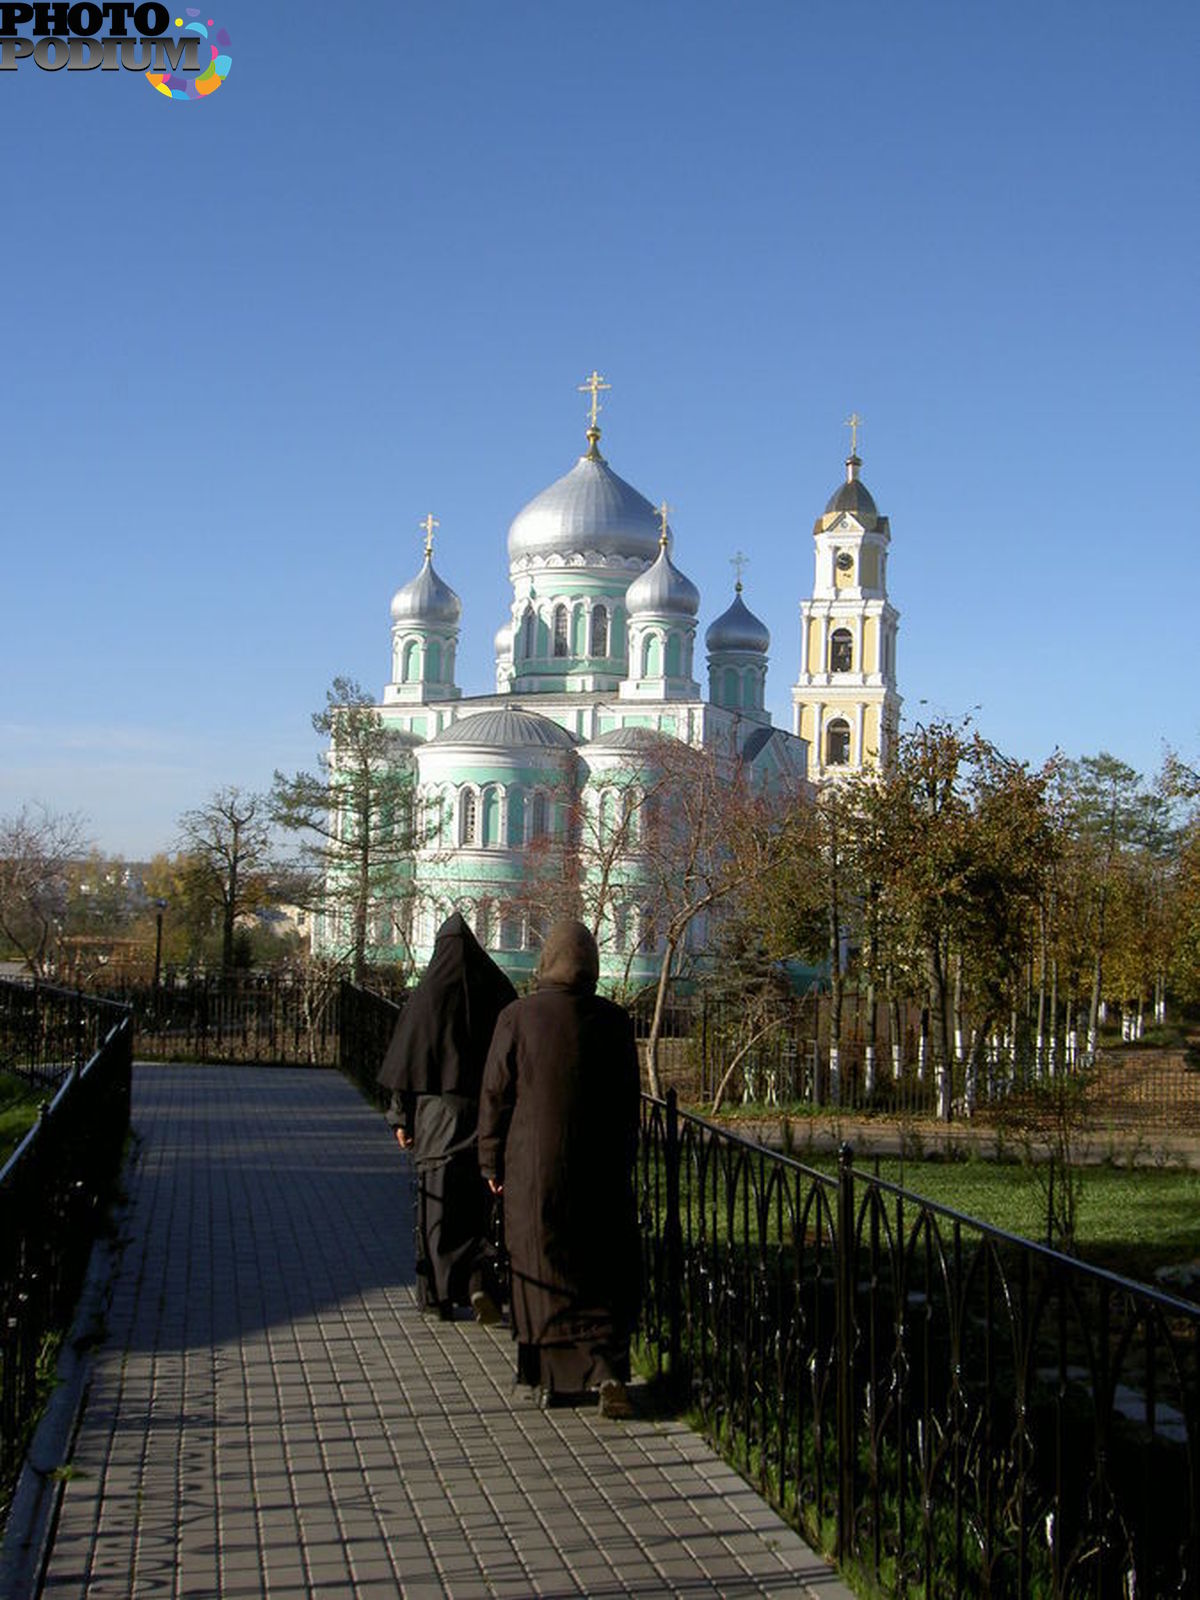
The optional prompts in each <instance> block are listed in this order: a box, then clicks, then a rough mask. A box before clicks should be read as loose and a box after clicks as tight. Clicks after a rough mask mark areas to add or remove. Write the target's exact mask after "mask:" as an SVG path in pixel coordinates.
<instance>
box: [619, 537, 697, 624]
mask: <svg viewBox="0 0 1200 1600" xmlns="http://www.w3.org/2000/svg"><path fill="white" fill-rule="evenodd" d="M625 605H626V607H627V608H628V611H629V614H630V616H634V615H639V614H640V615H643V616H656V617H658V616H683V617H694V616H695V615H696V613H697V611H699V609H700V591H699V589H697V587H696V585H695V584H694V583H693V582H692V580H691V579H690V578H685V577H684V575H683V573H682V572H680V570H679V568H678V567H677V566H675V564H674V563H673V562H672V560H671V558H670V556H669V555H668V554H667V552H666V547H665V546H664V547H663V548H662V549H660V550H659V552H658V560H657V561H656V562H655V563H654V565H653V566H652V567H649V568H648V569H647V570H646V571H645V572H643V573H642V574H641V576H640V577H638V578H635V579H634V580H633V582H632V583H631V584H630V585H629V588H628V589H627V590H626V591H625Z"/></svg>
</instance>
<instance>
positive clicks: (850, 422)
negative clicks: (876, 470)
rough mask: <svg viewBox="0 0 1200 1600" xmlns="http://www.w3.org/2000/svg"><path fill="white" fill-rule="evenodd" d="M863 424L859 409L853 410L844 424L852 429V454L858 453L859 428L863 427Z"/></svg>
mask: <svg viewBox="0 0 1200 1600" xmlns="http://www.w3.org/2000/svg"><path fill="white" fill-rule="evenodd" d="M862 424H863V419H862V418H861V417H860V416H859V414H858V412H857V411H852V412H851V413H850V415H849V416H848V417H847V418H846V421H845V423H844V424H843V426H844V427H847V428H849V429H850V454H851V455H852V456H856V455H857V454H858V430H859V429H860V428H861V427H862Z"/></svg>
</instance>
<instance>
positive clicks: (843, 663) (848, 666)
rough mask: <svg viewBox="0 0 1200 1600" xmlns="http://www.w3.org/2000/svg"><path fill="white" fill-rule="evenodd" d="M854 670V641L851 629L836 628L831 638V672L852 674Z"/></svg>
mask: <svg viewBox="0 0 1200 1600" xmlns="http://www.w3.org/2000/svg"><path fill="white" fill-rule="evenodd" d="M853 668H854V640H853V639H852V638H851V636H850V630H849V628H835V629H834V630H833V632H832V633H831V634H830V636H829V670H830V672H851V671H853Z"/></svg>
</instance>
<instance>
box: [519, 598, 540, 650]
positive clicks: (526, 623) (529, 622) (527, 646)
mask: <svg viewBox="0 0 1200 1600" xmlns="http://www.w3.org/2000/svg"><path fill="white" fill-rule="evenodd" d="M536 626H537V619H536V618H535V617H534V614H533V609H532V607H531V608H530V609H529V610H528V611H526V613H525V615H524V616H523V617H522V618H521V658H522V660H524V661H528V660H529V658H530V657H531V656H532V655H533V630H534V628H535V627H536Z"/></svg>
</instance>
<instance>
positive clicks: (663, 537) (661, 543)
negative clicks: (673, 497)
mask: <svg viewBox="0 0 1200 1600" xmlns="http://www.w3.org/2000/svg"><path fill="white" fill-rule="evenodd" d="M670 514H671V507H670V506H669V505H668V504H667V502H666V501H665V500H664V501H663V503H662V504H661V505H660V506H659V508H658V510H657V512H656V515H657V517H658V548H659V549H660V550H665V549H666V548H667V537H668V535H667V518H668V517H669V516H670Z"/></svg>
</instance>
